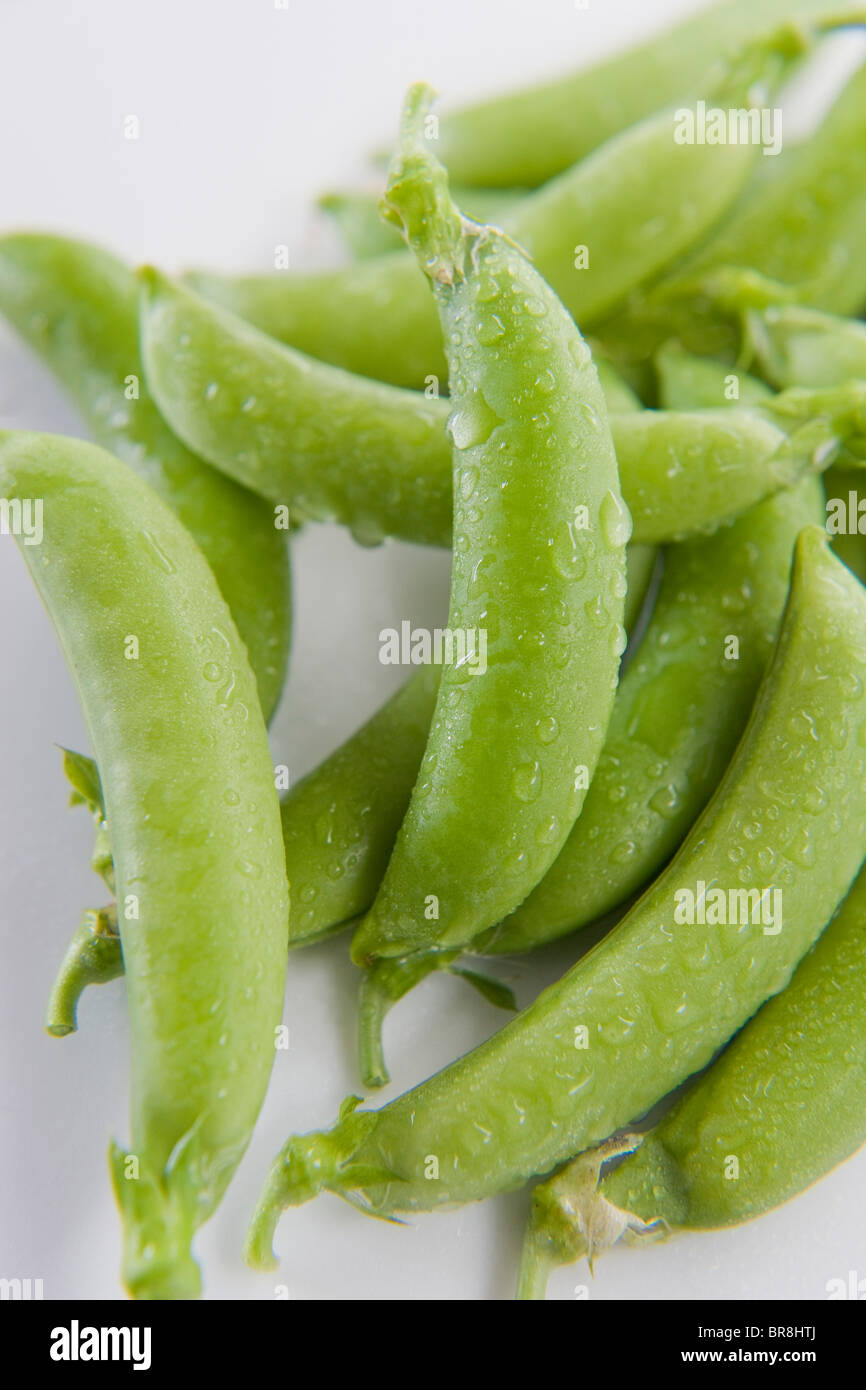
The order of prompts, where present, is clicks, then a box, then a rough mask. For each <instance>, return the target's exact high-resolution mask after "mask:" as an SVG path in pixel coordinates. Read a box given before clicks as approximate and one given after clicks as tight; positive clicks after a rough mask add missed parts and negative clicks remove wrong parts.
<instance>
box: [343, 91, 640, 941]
mask: <svg viewBox="0 0 866 1390" xmlns="http://www.w3.org/2000/svg"><path fill="white" fill-rule="evenodd" d="M431 98H432V92H431V90H430V89H429V88H428V87H426V86H425V85H424V84H418V85H416V86H414V87H413V88H411V89H410V92H409V95H408V97H407V100H406V106H405V110H404V115H403V124H402V130H401V140H400V144H399V146H398V151H397V154H396V155H395V158H394V161H393V163H392V165H391V170H390V174H389V179H388V185H387V189H386V193H385V205H386V207H387V209H388V211H389V215H390V216H391V217H392V218H393V220H394V221H395V222H397V223H398V224H399V225H401V226H402V227H403V230H404V234H405V236H406V239H407V241H408V242H409V245H410V247H411V249H412V251H413V252H414V254H415V255H416V256H417V258H418V262H419V265H421V266H423V267H424V269H425V271H426V273H427V275H428V276H429V278H430V284H431V287H432V291H433V297H434V299H435V302H436V307H437V310H438V313H439V317H440V320H441V324H442V333H443V339H444V341H445V342H446V343H447V345H448V357H449V368H450V373H451V384H452V395H451V401H450V404H451V416H450V419H449V426H448V429H449V434H450V437H451V441H452V446H453V508H454V511H453V515H454V527H453V529H454V537H455V540H454V547H453V560H452V571H451V598H450V607H449V614H448V625H447V626H448V630H449V631H450V632H451V633H453V634H461V633H462V634H464V636H466V638H467V642H468V634H473V636H474V638H475V639H476V640H477V646H476V645H473V652H474V653H475V654H476V656H477V654H478V653H479V652H480V650H481V646H482V644H483V649H484V664H483V667H482V668H479V667H478V665H477V663H476V662H475V661H473V659H472V658H471V657H468V656H465V655H464V656H463V657H458V658H457V659H456V660H454V659H452V660H451V661H448V662H446V664H445V665H444V666H443V670H442V676H441V680H440V684H439V692H438V695H437V700H436V709H435V711H434V715H433V723H432V726H431V729H430V736H429V739H428V742H427V747H426V750H425V753H424V759H423V761H422V764H421V768H420V771H419V774H418V781H417V782H416V784H415V788H414V791H413V793H412V799H411V801H410V804H409V809H408V811H407V813H406V816H405V818H404V820H403V824H402V826H401V827H400V832H399V834H398V836H397V841H396V843H395V846H394V851H393V853H392V855H391V858H390V860H389V863H388V868H387V870H386V873H385V877H384V879H383V880H382V883H381V885H380V887H379V891H378V893H377V896H376V899H375V901H374V903H373V905H372V907H371V909H370V911H369V912H368V913H367V915H366V916H365V918H364V920H363V921H362V922H361V924H360V925H359V926H358V928H357V930H356V932H355V935H354V938H353V942H352V958H353V960H354V961H355V962H356V964H358V965H369V964H371V963H372V961H373V960H375V959H376V958H378V957H381V956H395V955H404V954H406V953H407V952H410V951H416V950H424V949H427V948H429V947H430V946H431V945H433V944H434V943H435V945H436V946H437V947H438V948H441V949H442V950H447V949H448V948H451V947H457V946H461V945H464V944H465V943H466V942H468V941H470V940H471V939H472V938H473V937H474V936H476V935H477V934H478V932H479V931H482V930H484V929H485V928H486V927H488V926H491V925H492V924H493V923H494V922H497V921H498V920H499V919H500V918H501V917H502V916H503V915H504V913H506V912H508V911H510V910H511V908H513V907H514V906H516V905H517V903H519V902H520V901H521V900H522V899H523V898H524V897H525V895H526V893H527V892H528V891H529V889H530V888H531V887H532V885H533V884H535V883H537V882H538V880H539V879H540V878H541V877H542V876H543V875H544V873H545V872H546V871H547V869H548V867H549V866H550V864H551V863H552V862H553V860H554V858H555V857H556V855H557V853H558V852H559V849H560V848H561V846H562V844H563V843H564V841H565V839H566V837H567V835H568V832H569V830H570V829H571V826H572V824H573V823H574V820H575V819H576V817H577V815H578V813H579V811H580V807H581V806H582V804H583V800H584V797H585V794H586V788H587V786H588V785H589V782H590V780H591V778H592V774H593V771H594V769H595V766H596V763H597V761H598V757H599V754H600V753H601V748H602V744H603V741H604V735H605V730H606V728H607V723H608V720H609V717H610V710H611V706H612V704H613V697H614V692H615V690H616V685H617V672H618V668H619V658H620V656H621V655H622V651H623V649H624V647H625V633H624V630H623V626H622V623H623V616H624V599H625V593H626V578H625V544H626V541H627V540H628V538H629V534H630V529H631V523H630V520H629V517H628V513H627V511H626V509H625V506H624V504H623V501H622V497H621V494H620V490H619V479H618V475H617V463H616V456H615V454H614V447H613V440H612V438H611V434H610V428H609V425H608V417H607V410H606V407H605V402H604V395H603V392H602V389H601V386H600V384H599V380H598V374H597V372H596V369H595V365H594V363H593V360H592V355H591V353H590V350H589V348H588V346H587V345H586V343H585V342H584V340H583V338H582V337H581V335H580V333H579V331H578V329H577V328H576V326H575V325H574V323H573V322H572V320H571V319H570V318H569V316H568V314H567V313H566V312H565V310H564V309H563V307H562V305H561V304H560V303H559V301H558V300H557V298H556V296H555V295H554V294H553V292H552V291H551V290H550V288H549V287H548V286H547V285H546V284H545V282H544V281H543V280H542V279H541V277H540V275H539V274H538V272H537V271H536V270H535V269H534V268H533V267H532V265H531V264H530V263H529V261H528V260H527V259H526V257H525V256H524V255H523V253H522V252H521V251H520V249H519V248H518V247H516V246H515V245H514V243H513V242H511V241H510V240H509V238H507V237H506V236H505V235H504V234H503V233H502V232H500V231H498V230H497V229H496V228H491V227H481V226H480V225H479V224H478V223H474V222H468V221H466V220H465V219H464V218H463V217H462V215H461V214H460V212H459V210H458V209H457V207H456V206H455V204H454V202H453V201H452V199H451V197H450V194H449V190H448V179H447V174H446V172H445V170H444V168H443V166H442V165H441V164H439V162H438V161H437V160H436V159H435V157H434V156H433V155H431V154H430V152H429V149H428V146H427V143H426V142H425V140H424V137H423V131H424V122H425V118H426V116H427V114H428V111H429V106H430V101H431ZM505 324H508V331H507V335H506V329H505V327H504V325H505ZM623 418H624V419H626V420H627V419H629V418H631V417H630V416H628V415H626V416H624V417H623ZM467 650H468V647H467Z"/></svg>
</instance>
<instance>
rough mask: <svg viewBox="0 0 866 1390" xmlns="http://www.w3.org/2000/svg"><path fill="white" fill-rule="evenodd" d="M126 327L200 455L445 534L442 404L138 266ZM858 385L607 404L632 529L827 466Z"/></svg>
mask: <svg viewBox="0 0 866 1390" xmlns="http://www.w3.org/2000/svg"><path fill="white" fill-rule="evenodd" d="M141 338H142V356H143V360H144V363H145V371H146V373H147V379H148V385H149V388H150V390H151V392H152V393H153V396H154V399H155V400H156V401H157V404H158V405H159V408H160V410H161V411H162V412H163V414H164V416H165V418H166V420H167V421H168V424H169V425H170V427H171V429H172V430H174V431H175V432H176V433H177V435H178V436H179V438H181V439H183V440H184V442H185V443H186V444H187V445H188V446H189V447H190V448H191V449H194V450H195V451H196V453H198V454H200V455H201V457H202V458H205V459H207V461H208V462H209V463H211V464H213V465H214V466H215V467H216V468H219V469H220V470H222V471H224V472H226V473H227V474H228V475H229V476H231V477H234V478H235V479H236V480H237V481H238V482H241V483H242V484H243V485H244V486H246V487H248V488H250V489H251V490H253V491H255V492H258V493H259V494H260V495H261V496H263V497H267V498H269V499H270V500H271V501H273V502H275V503H287V504H288V505H289V506H290V507H292V508H295V509H296V510H297V511H298V512H300V513H302V514H304V515H306V516H309V517H317V518H325V517H330V518H332V519H334V520H337V521H339V522H341V523H342V524H344V525H347V526H349V527H350V528H351V529H352V530H353V531H354V532H355V534H356V535H359V536H361V537H362V538H364V539H366V540H375V539H377V538H381V537H382V536H384V535H389V534H392V535H397V536H401V537H403V538H404V539H407V540H415V541H419V542H422V543H425V544H437V545H441V546H450V544H451V504H452V483H451V457H450V447H449V443H448V437H447V434H446V424H447V421H448V418H449V414H450V411H451V409H452V403H451V402H449V401H446V400H439V399H435V398H433V399H428V398H427V397H426V396H425V395H423V394H422V393H421V392H413V391H407V390H401V389H398V388H395V387H388V386H384V385H382V384H381V383H373V382H371V381H368V380H365V379H364V378H363V377H358V376H355V375H353V374H351V373H348V372H345V371H341V370H340V369H338V368H334V367H331V366H328V365H327V364H324V363H320V362H315V361H313V360H312V359H310V358H308V357H306V356H304V355H303V354H302V353H298V352H296V351H294V350H293V349H290V348H286V347H284V346H282V345H280V344H278V343H275V342H273V341H272V340H271V339H269V338H268V337H267V336H266V335H264V334H262V333H260V332H258V331H257V330H256V329H254V328H252V327H250V326H249V325H248V324H245V323H244V322H243V321H242V320H240V319H238V318H237V317H236V316H234V315H232V314H230V313H228V312H226V311H225V310H222V309H219V308H217V307H216V306H214V305H210V304H208V303H207V302H206V301H205V300H203V299H202V298H201V297H200V296H198V295H195V294H194V293H192V292H191V291H190V290H188V289H185V288H183V287H181V286H179V285H176V284H173V283H172V282H170V281H168V280H166V278H165V277H164V276H161V275H159V274H157V273H156V272H152V271H148V272H147V273H146V274H145V275H144V281H143V289H142V305H141ZM608 379H609V377H608ZM861 396H862V388H858V386H857V385H856V384H853V385H852V386H851V387H847V386H840V387H838V388H834V389H833V390H830V389H828V390H827V391H824V392H817V393H813V394H810V393H808V392H805V391H798V392H796V393H794V394H793V395H792V396H791V397H790V399H789V398H788V397H787V396H786V395H784V394H783V395H781V396H779V397H777V398H776V399H774V400H773V401H771V402H768V404H767V406H766V407H765V408H764V409H763V410H761V411H760V412H756V411H754V410H744V409H741V410H725V409H719V410H717V411H704V412H685V413H679V412H672V413H671V412H665V411H649V410H644V411H635V410H633V409H631V410H629V411H628V412H625V413H622V414H618V415H614V416H612V417H611V429H612V431H613V437H614V443H615V446H616V452H617V459H618V463H619V474H620V482H621V486H622V490H623V495H624V497H625V500H626V503H627V504H628V507H629V510H630V512H631V516H632V521H633V525H634V531H633V539H634V540H635V541H637V542H640V543H652V544H657V543H661V542H664V541H669V540H675V539H679V538H680V537H682V536H688V535H690V534H694V533H695V532H699V531H711V530H712V529H713V528H714V527H715V526H717V525H719V524H720V523H721V522H723V521H727V520H730V519H732V518H733V517H734V516H737V515H739V514H740V513H742V512H744V511H746V510H747V509H748V508H749V507H751V506H753V505H754V504H755V503H757V502H759V501H760V500H761V499H762V498H763V497H766V496H768V495H769V494H771V493H773V492H775V491H778V490H779V489H780V488H783V487H789V486H791V485H793V483H795V482H796V481H797V479H798V478H799V477H802V476H803V475H804V474H806V473H808V472H811V471H813V470H814V469H816V468H825V467H827V466H828V465H829V463H830V462H831V461H832V458H833V454H834V451H835V450H836V449H837V448H838V446H839V444H840V443H841V442H842V439H843V438H844V437H847V436H848V435H850V434H851V433H852V431H855V430H856V429H857V428H858V426H857V422H856V418H852V412H853V416H855V417H856V413H857V404H858V400H859V399H860V397H861Z"/></svg>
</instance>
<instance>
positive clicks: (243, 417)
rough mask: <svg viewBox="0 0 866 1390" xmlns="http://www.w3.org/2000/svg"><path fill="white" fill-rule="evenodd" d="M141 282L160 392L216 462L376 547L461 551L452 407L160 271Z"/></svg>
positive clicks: (150, 372)
mask: <svg viewBox="0 0 866 1390" xmlns="http://www.w3.org/2000/svg"><path fill="white" fill-rule="evenodd" d="M141 283H142V297H141V341H142V356H143V359H144V363H145V370H146V373H147V380H148V383H149V386H150V389H151V391H152V392H153V394H154V397H155V399H156V400H157V402H158V403H159V408H160V410H161V411H162V412H163V415H164V416H165V419H166V420H167V421H168V422H169V424H170V426H171V428H172V429H173V430H176V431H177V433H178V435H179V437H180V438H182V439H184V440H186V441H187V443H189V442H190V441H191V440H193V439H195V440H197V441H198V448H199V449H200V451H201V452H202V456H203V457H204V458H207V460H208V462H209V463H212V464H214V465H215V466H216V467H217V468H220V469H222V470H223V471H224V472H226V473H227V474H228V475H229V476H231V477H234V478H236V479H237V480H238V481H239V482H242V483H244V485H245V486H247V487H249V488H251V489H253V490H254V491H256V492H258V493H259V494H260V495H262V496H263V497H267V498H269V499H270V501H272V502H273V503H275V504H285V505H288V506H289V507H291V508H292V509H294V510H295V511H296V512H297V513H299V514H300V515H303V516H307V517H311V518H315V519H316V520H336V521H339V522H341V523H343V524H344V525H347V526H349V527H350V528H351V529H352V530H353V531H354V532H355V534H356V535H358V536H360V537H362V538H364V539H365V540H373V539H379V540H381V539H382V538H383V537H384V536H386V535H390V536H397V537H400V538H402V539H405V540H414V541H419V542H420V543H422V544H434V545H442V544H445V545H449V544H450V539H451V481H450V478H451V474H450V459H449V450H448V440H447V438H446V435H445V423H446V421H447V418H448V404H447V402H446V401H444V400H439V399H438V398H437V397H436V396H433V397H431V398H429V399H428V398H427V397H426V396H425V395H423V394H422V393H421V392H420V391H407V390H401V389H399V388H397V387H393V386H386V385H383V384H382V383H380V382H374V381H370V380H369V379H368V378H366V377H363V376H357V375H354V374H353V373H351V372H347V371H343V370H342V369H341V368H339V367H332V366H330V365H328V364H327V363H324V362H317V361H315V360H314V359H311V358H309V357H306V356H305V355H304V354H303V353H299V352H296V351H294V350H293V349H292V348H288V347H284V346H282V345H281V344H279V343H276V342H274V341H273V340H272V339H270V338H268V337H266V336H265V335H264V334H262V333H259V332H258V331H257V330H256V329H254V328H251V327H250V326H249V325H248V324H246V323H244V322H243V320H241V319H239V318H237V317H236V316H234V315H230V314H227V313H224V312H222V311H220V310H219V309H215V308H214V307H213V306H211V305H209V304H208V303H206V301H204V300H203V299H201V298H199V297H198V296H197V295H194V294H193V293H191V292H190V291H189V290H187V289H184V288H183V287H182V286H180V285H175V284H172V283H171V281H169V280H167V279H166V278H165V277H164V276H161V275H159V274H158V272H156V271H153V270H149V269H145V270H144V271H142V272H141ZM422 287H423V286H422ZM383 336H385V337H387V334H386V335H383Z"/></svg>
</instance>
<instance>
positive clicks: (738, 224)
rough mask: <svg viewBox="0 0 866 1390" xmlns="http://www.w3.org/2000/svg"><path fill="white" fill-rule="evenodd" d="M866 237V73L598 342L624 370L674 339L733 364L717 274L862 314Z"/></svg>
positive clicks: (733, 334)
mask: <svg viewBox="0 0 866 1390" xmlns="http://www.w3.org/2000/svg"><path fill="white" fill-rule="evenodd" d="M766 165H770V166H772V167H770V168H766V167H764V166H766ZM864 239H866V66H863V67H861V68H860V69H859V71H858V72H856V73H855V74H854V76H853V77H852V78H851V79H850V80H849V81H848V82H847V84H846V86H845V88H844V90H843V91H842V93H841V95H840V96H839V97H838V99H837V100H836V102H835V103H834V105H833V107H832V108H831V110H830V112H829V114H828V115H827V116H826V117H825V119H824V120H823V122H822V123H821V125H820V126H819V127H818V129H817V130H816V131H815V133H814V134H813V135H812V137H811V139H809V140H808V141H806V142H805V143H804V144H802V145H799V146H795V147H793V148H792V149H786V150H783V151H782V154H781V155H780V156H779V158H778V159H777V160H764V161H763V163H762V165H761V166H760V167H759V169H758V172H757V174H756V176H755V180H754V185H753V187H752V189H751V190H750V191H749V192H748V193H747V195H746V196H745V197H744V198H743V199H742V200H741V202H740V204H739V205H738V206H737V207H736V208H735V209H734V210H733V212H732V213H731V214H730V215H729V216H728V218H727V219H725V221H724V222H723V223H722V224H721V225H720V227H719V229H718V231H717V232H716V233H715V234H714V235H712V236H710V237H709V238H708V239H707V241H706V243H705V245H704V246H703V247H702V248H701V249H700V250H699V251H697V252H696V253H695V254H694V255H693V256H692V257H690V258H688V259H687V260H686V261H684V262H683V263H682V265H680V266H678V267H676V268H675V269H674V270H673V271H672V272H670V273H669V274H667V275H665V276H663V277H662V278H661V279H660V280H659V281H658V282H657V283H656V284H655V285H653V286H652V287H651V288H649V289H648V290H646V291H645V292H638V293H636V294H635V295H634V296H633V297H632V299H631V301H630V302H629V304H628V306H627V307H626V308H625V310H624V311H623V312H622V313H620V314H618V315H615V316H614V317H612V318H611V319H609V320H608V321H607V322H606V323H605V324H603V325H601V326H600V327H599V328H597V330H596V333H597V336H598V337H599V339H600V342H601V344H602V346H603V348H604V350H605V352H606V353H608V354H609V355H610V356H611V357H612V358H613V359H614V361H618V362H622V363H624V364H628V363H644V362H647V361H648V360H650V359H651V358H652V356H653V355H654V353H655V352H656V351H657V350H658V348H659V347H660V346H661V345H662V344H663V343H664V342H666V341H667V340H668V339H670V338H672V337H675V338H677V339H679V341H680V343H681V344H682V346H683V347H685V348H687V349H689V350H690V351H692V352H697V353H700V354H701V355H703V356H708V357H718V358H726V357H729V358H731V359H732V360H733V359H734V358H735V357H736V354H737V351H738V348H739V340H740V327H739V321H738V315H737V314H736V313H735V312H733V311H732V310H731V309H730V308H726V307H725V306H724V305H723V304H722V303H720V302H719V301H718V299H717V298H715V297H714V296H713V295H712V294H711V293H710V292H709V291H708V281H710V280H711V277H712V275H713V274H714V273H716V272H718V271H728V270H729V269H730V268H732V267H739V268H741V269H742V270H749V271H753V272H757V273H758V274H760V275H763V276H768V277H769V278H771V279H773V280H776V281H779V282H781V283H782V284H783V285H785V286H787V287H789V289H791V290H793V291H794V292H795V293H796V296H797V298H798V299H799V300H800V301H801V302H803V303H805V304H808V305H810V306H812V307H814V308H818V309H824V310H827V311H829V312H831V313H841V314H848V313H858V312H859V310H860V309H861V308H862V306H863V304H864V302H866V258H864V256H863V254H862V248H863V242H864ZM808 384H809V385H811V384H812V383H811V382H809V383H808Z"/></svg>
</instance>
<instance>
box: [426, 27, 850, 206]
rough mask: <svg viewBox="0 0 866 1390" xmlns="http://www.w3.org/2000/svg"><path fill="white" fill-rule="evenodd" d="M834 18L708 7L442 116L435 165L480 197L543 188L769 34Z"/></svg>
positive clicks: (695, 89)
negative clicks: (772, 28) (632, 43)
mask: <svg viewBox="0 0 866 1390" xmlns="http://www.w3.org/2000/svg"><path fill="white" fill-rule="evenodd" d="M839 9H840V6H839V5H838V4H834V3H833V0H761V3H760V4H753V3H751V0H727V3H725V4H716V5H711V6H710V7H709V8H708V9H702V10H701V12H700V14H697V15H694V16H690V17H689V18H688V19H686V20H685V21H684V22H683V23H681V24H678V25H676V26H675V27H673V28H670V29H665V30H664V31H663V32H662V33H661V34H659V35H657V36H653V37H652V38H650V39H648V40H647V41H646V42H644V43H641V44H639V45H638V46H637V47H635V48H629V49H627V50H626V52H624V53H615V54H614V55H613V57H611V58H606V59H604V60H602V62H600V63H597V64H595V65H594V66H593V67H591V68H582V69H580V70H578V71H577V72H575V73H570V74H568V75H567V76H566V77H563V78H560V79H559V80H557V81H553V82H545V83H544V84H543V85H542V86H537V87H530V88H528V89H526V90H524V91H518V92H508V93H506V94H505V95H504V96H501V97H494V98H493V99H492V100H486V101H483V102H480V103H477V104H476V105H474V106H470V107H467V108H465V109H464V110H462V111H455V112H453V113H450V114H448V113H446V115H445V116H443V118H442V122H441V142H442V148H441V158H442V160H443V162H444V163H445V164H446V165H447V166H448V168H449V169H450V170H451V173H452V176H453V178H454V179H456V180H459V181H462V182H464V183H473V184H477V185H478V186H479V187H481V186H484V185H487V186H490V187H495V188H502V189H505V188H506V187H507V186H508V185H509V184H515V183H525V184H530V185H533V186H534V185H537V184H540V183H545V182H546V181H547V180H548V179H551V178H553V177H554V175H556V174H559V173H561V172H562V170H563V169H567V168H569V166H570V165H572V164H575V163H576V162H577V161H578V160H579V159H583V158H584V157H585V156H586V155H588V154H590V153H591V151H592V150H594V149H597V147H598V146H599V145H601V144H603V143H604V142H605V141H606V140H609V139H610V138H611V136H613V135H616V134H617V133H618V132H619V131H621V130H625V129H626V128H627V127H628V126H631V125H634V124H635V122H637V121H640V120H643V118H644V117H645V116H648V115H649V114H650V113H651V112H653V111H657V110H658V109H659V108H660V107H662V106H666V105H668V103H670V102H674V101H680V100H682V101H688V100H692V99H694V97H695V96H699V95H700V93H701V92H702V91H704V90H705V89H706V86H707V83H708V81H709V80H711V74H712V72H713V68H714V65H715V64H717V62H718V61H719V59H720V58H725V57H730V56H731V55H732V54H733V53H734V52H735V50H736V48H737V46H738V45H740V44H742V43H743V42H744V41H745V40H746V39H748V38H750V37H756V36H757V35H758V34H759V33H760V32H761V30H763V29H766V28H767V26H768V25H770V24H773V23H775V22H777V21H781V20H793V19H798V18H801V19H802V20H803V21H804V22H808V21H809V20H814V19H817V18H819V17H820V16H821V15H828V14H829V15H831V16H832V15H834V14H835V13H837V12H838V10H839ZM576 41H577V42H578V43H579V41H580V34H579V33H577V34H576Z"/></svg>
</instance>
